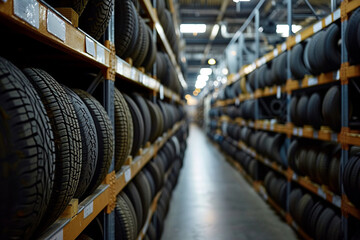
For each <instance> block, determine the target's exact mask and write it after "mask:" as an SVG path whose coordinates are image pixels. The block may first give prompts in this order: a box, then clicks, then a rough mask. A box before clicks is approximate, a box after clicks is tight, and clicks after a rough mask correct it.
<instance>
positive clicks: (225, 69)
mask: <svg viewBox="0 0 360 240" xmlns="http://www.w3.org/2000/svg"><path fill="white" fill-rule="evenodd" d="M221 72H222V74H224V75H228V73H229V70H228V69H227V68H223V69H222V70H221Z"/></svg>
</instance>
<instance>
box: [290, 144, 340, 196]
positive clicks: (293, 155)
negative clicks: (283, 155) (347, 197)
mask: <svg viewBox="0 0 360 240" xmlns="http://www.w3.org/2000/svg"><path fill="white" fill-rule="evenodd" d="M302 140H303V139H302ZM287 155H288V162H289V166H290V167H291V169H292V170H294V172H296V173H297V174H298V175H300V176H308V177H309V178H310V179H311V180H312V181H313V182H316V183H318V184H320V185H326V186H328V187H329V188H330V190H331V191H333V192H334V193H337V194H340V193H341V190H340V157H341V147H340V146H339V145H338V144H334V143H327V142H318V141H301V140H293V141H292V142H291V144H290V147H289V149H288V153H287Z"/></svg>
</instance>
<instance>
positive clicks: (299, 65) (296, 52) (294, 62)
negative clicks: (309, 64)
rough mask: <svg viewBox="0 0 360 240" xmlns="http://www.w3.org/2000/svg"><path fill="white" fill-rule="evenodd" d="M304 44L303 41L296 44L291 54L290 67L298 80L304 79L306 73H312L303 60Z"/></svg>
mask: <svg viewBox="0 0 360 240" xmlns="http://www.w3.org/2000/svg"><path fill="white" fill-rule="evenodd" d="M303 54H304V45H303V44H302V43H299V44H296V45H295V46H294V47H293V49H292V50H291V54H290V69H291V73H292V75H293V77H294V78H295V79H296V80H302V79H303V78H304V76H305V74H310V73H309V72H308V70H307V69H306V67H305V64H304V61H303Z"/></svg>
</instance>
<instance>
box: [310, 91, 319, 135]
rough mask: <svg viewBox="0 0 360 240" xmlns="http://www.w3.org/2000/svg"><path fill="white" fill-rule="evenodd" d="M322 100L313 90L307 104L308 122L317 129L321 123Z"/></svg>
mask: <svg viewBox="0 0 360 240" xmlns="http://www.w3.org/2000/svg"><path fill="white" fill-rule="evenodd" d="M321 110H322V101H321V96H320V94H319V93H317V92H315V93H313V94H312V95H311V97H310V99H309V102H308V105H307V119H308V122H309V123H310V124H311V125H312V126H313V127H314V128H315V129H319V128H320V127H321V125H322V122H323V120H322V115H321Z"/></svg>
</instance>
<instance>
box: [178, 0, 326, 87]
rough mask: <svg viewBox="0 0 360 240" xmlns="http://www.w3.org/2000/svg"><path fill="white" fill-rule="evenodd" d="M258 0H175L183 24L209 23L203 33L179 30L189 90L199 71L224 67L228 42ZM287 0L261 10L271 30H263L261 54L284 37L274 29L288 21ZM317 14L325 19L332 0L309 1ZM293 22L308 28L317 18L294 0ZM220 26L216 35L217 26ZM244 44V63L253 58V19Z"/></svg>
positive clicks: (264, 25) (264, 26)
mask: <svg viewBox="0 0 360 240" xmlns="http://www.w3.org/2000/svg"><path fill="white" fill-rule="evenodd" d="M258 2H259V0H250V1H240V2H238V3H235V2H234V1H233V0H178V1H177V2H175V9H176V13H177V16H176V18H177V22H178V24H179V25H181V24H206V31H205V32H204V33H192V32H190V33H180V34H181V35H182V37H183V39H184V41H183V42H182V44H181V47H182V49H183V55H182V58H181V59H182V61H183V62H184V61H185V59H186V64H187V67H186V79H187V82H188V86H189V87H188V89H187V93H192V92H193V91H194V89H195V82H196V79H197V76H198V75H199V71H200V69H201V68H203V67H212V68H213V69H214V68H217V67H218V68H223V66H219V64H221V62H224V61H222V59H224V50H225V48H226V46H227V45H228V44H229V42H230V40H231V38H232V36H233V34H234V33H235V32H236V31H237V30H238V29H239V28H240V27H241V26H242V25H243V24H244V22H245V20H246V19H247V18H248V17H249V15H250V13H251V12H252V11H253V9H254V8H255V6H256V5H257V4H258ZM286 2H287V0H283V1H275V0H267V1H265V3H264V4H263V6H262V7H261V9H260V28H262V29H270V30H272V31H271V32H270V33H266V34H265V32H266V31H264V32H262V33H260V44H261V51H260V55H263V54H265V53H266V52H267V51H270V50H271V49H272V48H273V46H275V45H276V44H278V43H281V42H283V41H284V40H285V38H283V37H282V36H281V34H277V33H276V31H275V29H276V25H278V24H286V23H287V4H286ZM309 2H310V3H311V5H312V7H313V9H314V11H315V13H316V14H317V15H318V17H320V18H322V17H324V16H326V15H327V14H329V13H330V1H328V0H326V1H325V0H317V1H314V0H313V1H309ZM293 9H294V10H293V24H296V25H301V26H302V27H306V26H308V25H310V24H312V23H313V22H314V21H316V17H315V15H314V14H313V12H312V11H311V10H310V8H309V7H308V5H307V4H306V3H305V1H303V0H298V1H293ZM217 23H218V25H219V30H218V31H217V34H216V36H211V35H212V34H211V33H212V32H213V35H215V33H216V29H213V28H214V25H215V24H217ZM274 31H275V32H274ZM244 36H245V44H246V46H247V48H248V50H247V51H246V54H245V55H244V58H243V63H244V64H248V63H251V62H253V61H254V58H255V55H254V53H255V45H254V36H255V34H254V22H253V21H252V23H251V24H250V25H249V27H248V28H247V30H246V31H245V34H244ZM209 58H214V59H215V60H216V61H217V64H216V65H214V66H209V65H208V59H209Z"/></svg>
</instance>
